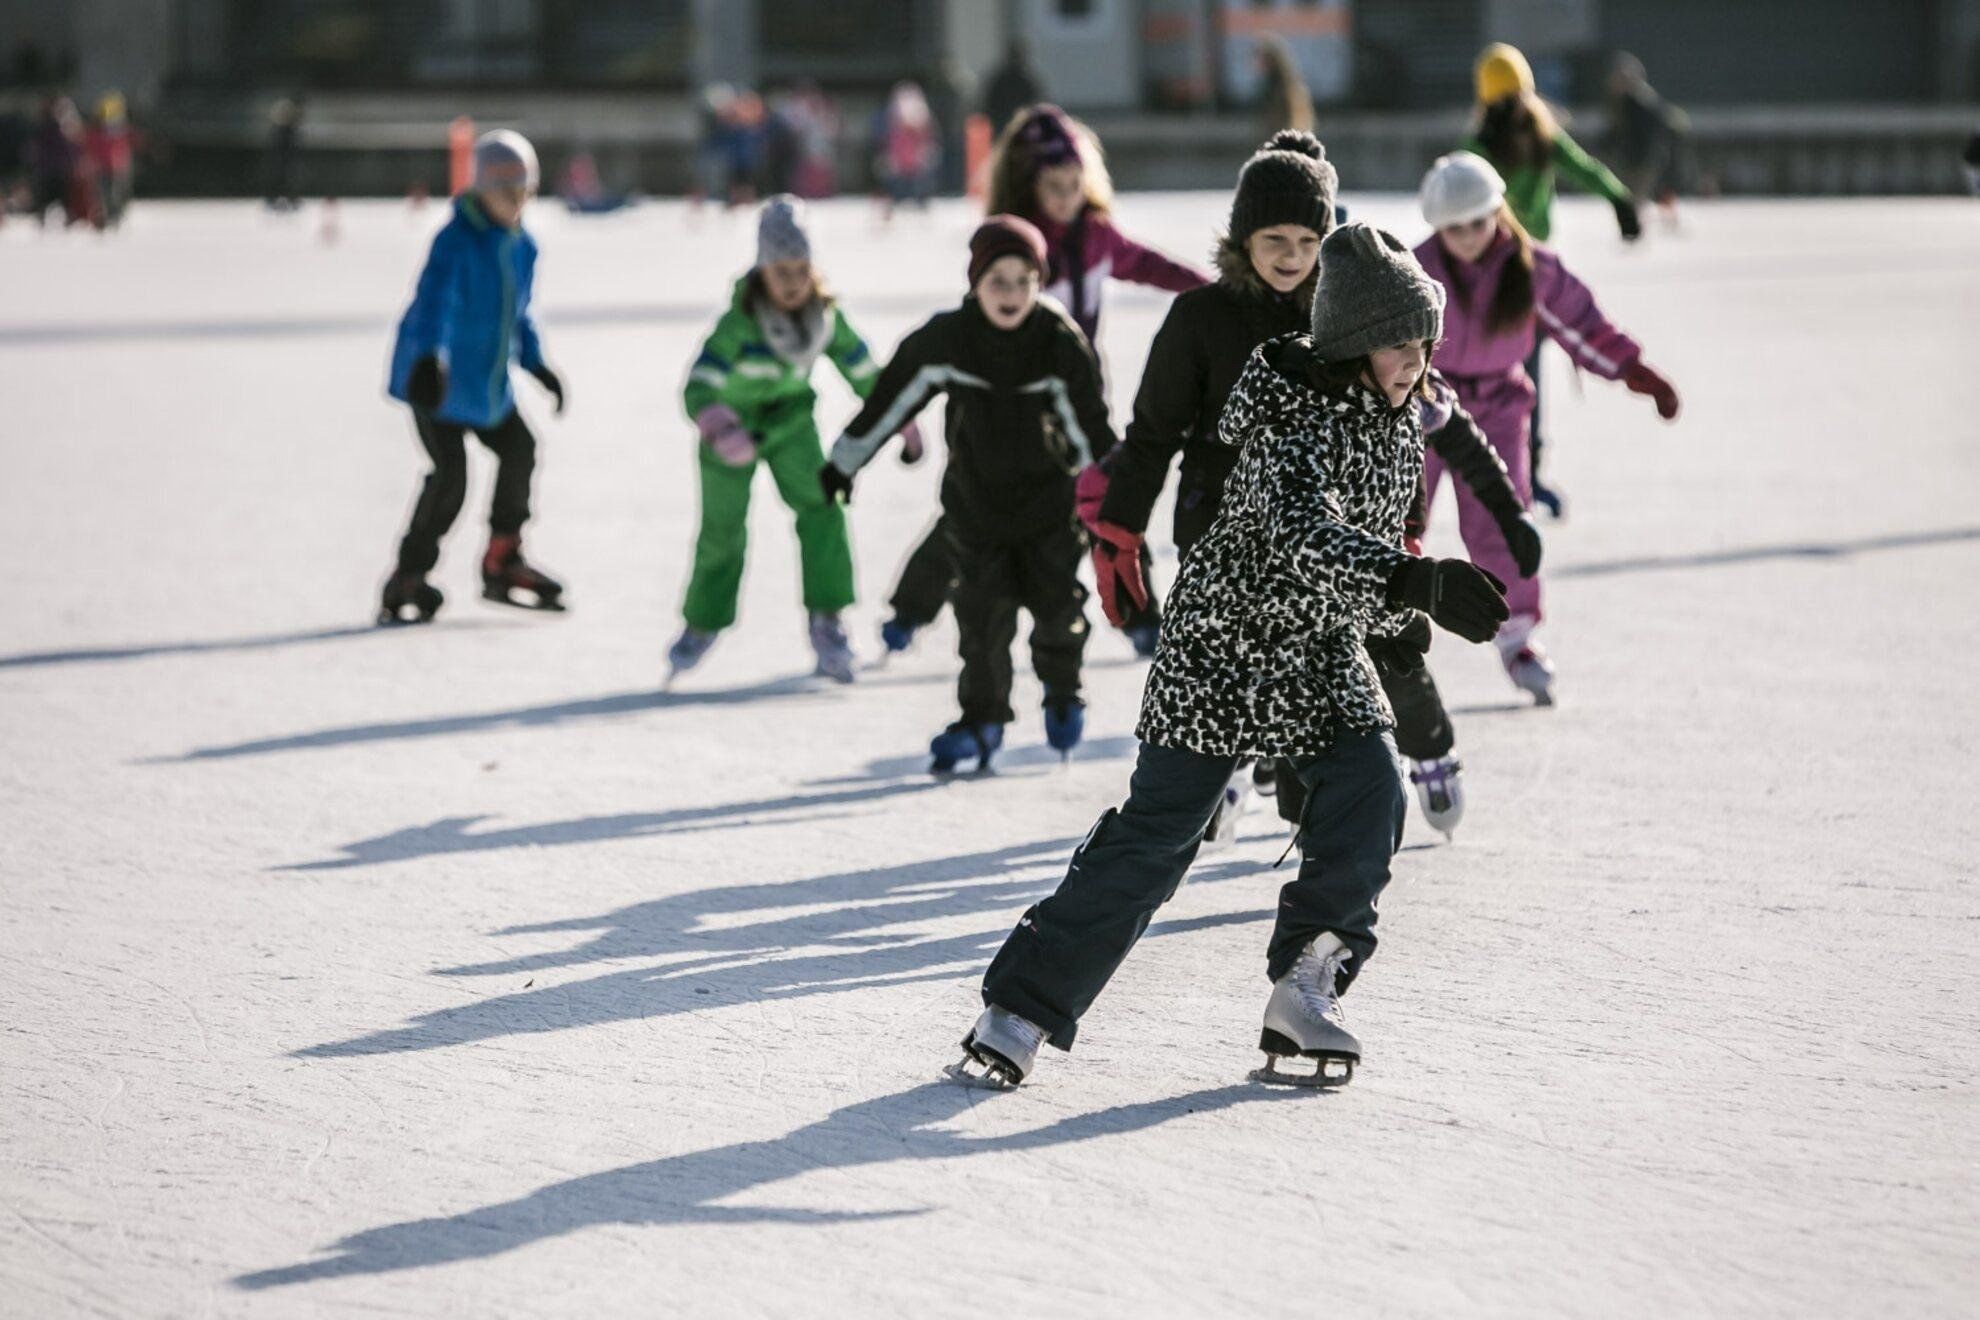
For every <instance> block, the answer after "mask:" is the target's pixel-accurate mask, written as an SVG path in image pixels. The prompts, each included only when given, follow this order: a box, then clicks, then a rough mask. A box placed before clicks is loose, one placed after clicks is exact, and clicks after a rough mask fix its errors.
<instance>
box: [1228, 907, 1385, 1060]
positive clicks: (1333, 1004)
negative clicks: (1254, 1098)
mask: <svg viewBox="0 0 1980 1320" xmlns="http://www.w3.org/2000/svg"><path fill="white" fill-rule="evenodd" d="M1353 956H1354V955H1353V954H1352V953H1350V952H1349V951H1348V948H1347V946H1346V945H1344V944H1342V943H1341V940H1340V937H1339V936H1338V935H1333V934H1327V935H1322V936H1320V937H1319V938H1317V939H1315V940H1314V941H1313V943H1311V944H1309V945H1307V946H1306V948H1305V949H1303V950H1301V951H1300V955H1299V961H1298V962H1295V963H1294V964H1293V966H1292V970H1291V971H1289V972H1287V973H1286V974H1285V975H1284V976H1282V977H1280V978H1279V979H1278V980H1277V981H1276V982H1274V983H1273V986H1272V997H1271V999H1269V1000H1268V1001H1266V1004H1265V1029H1264V1030H1263V1031H1261V1032H1260V1033H1259V1036H1258V1048H1259V1049H1261V1050H1264V1051H1265V1066H1264V1067H1263V1068H1259V1069H1257V1070H1256V1071H1254V1072H1253V1073H1252V1074H1251V1080H1252V1081H1254V1082H1265V1083H1267V1084H1269V1085H1273V1086H1307V1087H1320V1088H1326V1087H1334V1086H1346V1085H1347V1084H1348V1083H1349V1082H1350V1081H1352V1080H1354V1066H1355V1064H1357V1063H1359V1062H1360V1061H1361V1042H1360V1041H1358V1040H1356V1039H1355V1037H1354V1033H1353V1032H1351V1031H1349V1030H1348V1029H1347V1019H1346V1017H1344V1016H1343V1015H1342V1013H1341V1001H1340V996H1339V995H1337V994H1336V993H1335V990H1334V983H1335V981H1336V979H1337V978H1338V976H1339V974H1340V970H1341V965H1342V964H1343V963H1345V962H1347V960H1348V959H1349V958H1351V957H1353ZM1294 1057H1298V1058H1303V1059H1312V1060H1313V1061H1314V1070H1313V1071H1312V1072H1310V1073H1306V1072H1280V1071H1279V1069H1278V1063H1279V1060H1280V1059H1287V1058H1294Z"/></svg>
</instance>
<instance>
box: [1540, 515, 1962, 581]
mask: <svg viewBox="0 0 1980 1320" xmlns="http://www.w3.org/2000/svg"><path fill="white" fill-rule="evenodd" d="M1961 541H1980V527H1945V528H1940V529H1938V530H1936V531H1927V532H1894V533H1891V534H1889V535H1885V536H1862V537H1857V538H1855V539H1854V540H1845V541H1791V542H1787V543H1784V544H1779V545H1748V546H1734V547H1732V548H1730V549H1726V550H1706V551H1700V552H1697V553H1694V554H1676V555H1637V556H1634V557H1632V558H1628V559H1605V560H1598V561H1595V562H1592V563H1586V564H1566V565H1563V566H1562V567H1559V568H1550V569H1548V570H1547V575H1548V576H1549V577H1556V578H1570V577H1609V576H1611V575H1614V574H1618V573H1655V572H1660V571H1666V570H1670V569H1683V568H1725V567H1728V566H1730V565H1734V564H1751V563H1757V562H1759V561H1762V560H1768V559H1847V558H1849V557H1850V556H1851V555H1858V554H1867V553H1869V552H1871V551H1877V550H1916V549H1919V548H1920V547H1923V546H1933V545H1953V544H1957V543H1959V542H1961Z"/></svg>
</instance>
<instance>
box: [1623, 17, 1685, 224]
mask: <svg viewBox="0 0 1980 1320" xmlns="http://www.w3.org/2000/svg"><path fill="white" fill-rule="evenodd" d="M1606 92H1607V95H1606V108H1607V110H1608V117H1609V122H1608V128H1607V137H1608V143H1607V154H1608V157H1609V159H1610V161H1612V162H1613V163H1614V165H1615V170H1616V173H1617V174H1618V175H1620V176H1621V177H1622V181H1623V185H1624V186H1625V187H1627V188H1628V189H1629V191H1630V193H1631V195H1632V196H1634V197H1635V198H1636V200H1637V202H1638V204H1641V203H1643V202H1646V201H1654V202H1656V203H1657V205H1658V206H1659V207H1661V208H1662V209H1663V211H1664V213H1665V215H1666V216H1667V217H1673V216H1674V215H1675V213H1676V208H1677V196H1678V193H1679V192H1680V191H1681V190H1682V189H1683V188H1684V187H1685V163H1686V156H1687V150H1688V146H1689V139H1690V120H1689V119H1688V118H1687V117H1686V115H1685V113H1684V111H1682V110H1680V109H1678V108H1677V107H1676V106H1674V105H1671V104H1670V103H1669V102H1667V101H1665V100H1664V98H1663V97H1661V96H1659V95H1657V93H1656V91H1655V90H1653V89H1652V88H1651V86H1650V83H1649V80H1648V79H1647V78H1646V77H1645V75H1644V71H1643V62H1642V61H1641V60H1639V59H1637V58H1636V56H1634V55H1631V54H1629V53H1628V52H1627V51H1623V52H1619V53H1618V54H1617V55H1616V61H1615V64H1614V66H1613V67H1612V68H1611V69H1610V70H1609V81H1608V86H1607V89H1606Z"/></svg>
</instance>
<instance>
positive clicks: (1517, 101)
mask: <svg viewBox="0 0 1980 1320" xmlns="http://www.w3.org/2000/svg"><path fill="white" fill-rule="evenodd" d="M1472 73H1473V77H1474V81H1475V82H1476V85H1477V88H1478V104H1477V106H1476V107H1475V108H1474V109H1473V111H1472V119H1471V132H1470V134H1469V136H1467V137H1466V138H1465V140H1464V142H1463V143H1462V144H1461V145H1462V146H1463V148H1464V149H1465V150H1466V151H1469V152H1472V153H1473V154H1475V155H1479V156H1483V157H1484V158H1485V159H1486V160H1489V161H1491V162H1492V166H1493V168H1494V169H1496V170H1498V172H1499V176H1500V177H1501V178H1503V179H1504V180H1505V181H1506V205H1507V206H1509V207H1511V208H1512V213H1513V216H1514V218H1515V219H1517V220H1518V221H1519V223H1520V227H1521V228H1523V229H1524V230H1526V232H1527V233H1528V234H1529V235H1531V236H1532V238H1533V240H1534V241H1535V242H1537V243H1545V242H1546V241H1547V239H1548V236H1549V234H1550V233H1551V232H1552V231H1553V227H1554V181H1555V178H1556V176H1559V177H1561V178H1565V179H1566V180H1567V181H1568V182H1569V183H1571V184H1573V185H1575V186H1576V187H1577V188H1580V189H1582V190H1583V191H1584V192H1590V193H1594V194H1595V195H1596V196H1597V197H1600V198H1602V199H1604V200H1605V201H1607V202H1608V203H1609V205H1610V206H1612V207H1614V208H1615V212H1616V226H1617V228H1618V229H1620V230H1621V231H1622V236H1623V239H1624V240H1625V241H1626V242H1631V243H1634V242H1635V241H1636V240H1637V239H1638V238H1640V237H1642V235H1643V225H1642V222H1641V221H1640V220H1639V219H1638V218H1637V214H1636V200H1635V198H1633V197H1632V196H1631V195H1630V191H1629V189H1628V188H1626V187H1625V186H1623V182H1622V180H1620V179H1618V178H1617V177H1616V176H1615V175H1614V174H1613V173H1612V172H1611V171H1610V170H1609V168H1608V167H1607V166H1605V165H1603V164H1602V162H1601V161H1599V160H1596V159H1595V158H1594V157H1593V156H1591V155H1589V154H1588V153H1587V152H1586V151H1583V150H1582V149H1581V146H1580V144H1579V143H1577V142H1576V141H1575V140H1574V139H1573V138H1571V137H1569V136H1568V134H1567V130H1566V129H1564V128H1562V127H1561V125H1560V122H1559V121H1558V120H1557V119H1555V117H1554V113H1553V111H1552V110H1550V109H1548V107H1547V103H1546V102H1545V101H1543V100H1541V99H1540V94H1539V93H1538V92H1536V91H1535V90H1534V86H1533V69H1532V68H1531V66H1529V65H1528V64H1527V62H1526V56H1524V55H1522V54H1520V53H1519V51H1518V49H1517V48H1516V47H1513V46H1508V45H1507V44H1506V43H1505V42H1503V41H1495V42H1493V43H1492V44H1491V45H1489V46H1487V47H1486V48H1485V49H1484V50H1483V51H1481V52H1479V55H1478V63H1477V65H1476V66H1475V67H1474V68H1473V70H1472ZM1526 374H1527V376H1528V377H1529V378H1530V379H1531V380H1532V381H1533V390H1534V395H1533V424H1532V427H1531V429H1530V430H1529V432H1528V441H1527V443H1528V445H1529V453H1530V455H1531V464H1530V466H1529V467H1528V469H1527V470H1528V471H1529V472H1530V473H1532V480H1533V500H1534V502H1535V503H1536V504H1540V505H1542V506H1544V507H1545V508H1546V510H1547V512H1548V513H1549V514H1551V515H1553V516H1554V517H1556V518H1558V517H1560V516H1561V513H1562V510H1563V509H1564V508H1565V507H1566V505H1565V501H1564V500H1562V498H1561V496H1560V494H1559V492H1557V491H1555V490H1554V489H1553V488H1552V487H1550V486H1548V485H1547V484H1546V483H1545V482H1543V481H1542V480H1541V478H1540V450H1541V449H1542V447H1543V446H1544V444H1545V441H1544V439H1543V438H1542V436H1541V431H1540V345H1539V343H1538V341H1536V342H1535V343H1534V347H1533V356H1532V357H1530V358H1528V359H1527V361H1526Z"/></svg>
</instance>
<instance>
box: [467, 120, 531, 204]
mask: <svg viewBox="0 0 1980 1320" xmlns="http://www.w3.org/2000/svg"><path fill="white" fill-rule="evenodd" d="M515 165H520V166H522V167H523V174H524V176H525V186H526V187H527V188H528V189H529V191H530V192H535V191H536V182H537V171H536V148H535V147H532V146H531V145H529V139H528V138H526V137H524V136H523V135H522V134H520V133H518V132H516V131H515V130H514V129H512V128H498V129H495V130H494V131H493V132H489V133H483V134H482V135H481V136H480V137H478V138H476V139H475V142H474V186H475V187H477V188H479V187H481V186H482V185H483V184H484V183H486V182H487V181H488V177H487V176H488V172H489V171H490V170H493V169H499V168H502V167H505V166H515Z"/></svg>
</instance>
